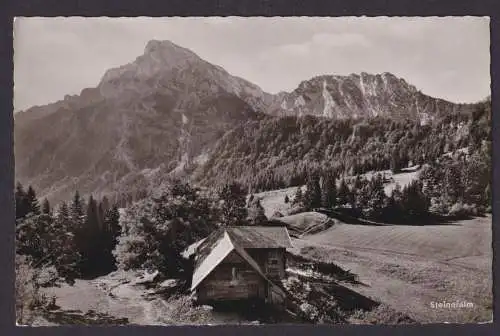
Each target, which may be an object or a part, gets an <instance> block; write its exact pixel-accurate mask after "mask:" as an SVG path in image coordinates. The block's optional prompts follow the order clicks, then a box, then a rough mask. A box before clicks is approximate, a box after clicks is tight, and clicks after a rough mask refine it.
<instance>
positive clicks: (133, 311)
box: [47, 277, 165, 325]
mask: <svg viewBox="0 0 500 336" xmlns="http://www.w3.org/2000/svg"><path fill="white" fill-rule="evenodd" d="M124 281H125V280H124V279H122V280H117V279H112V278H111V279H110V278H107V277H101V278H97V279H95V280H76V282H75V284H74V285H73V286H68V285H63V286H62V287H59V288H57V287H55V288H48V289H47V293H48V294H49V295H55V296H56V298H57V305H58V306H60V307H61V309H62V310H80V311H82V312H87V311H90V310H93V311H96V312H99V313H106V314H109V315H111V316H114V317H117V318H128V320H129V323H131V324H148V325H165V323H162V322H160V318H159V317H160V316H161V312H160V309H159V308H158V302H157V301H158V300H160V301H162V300H161V299H159V298H156V299H154V300H148V299H146V298H145V294H146V292H145V290H144V289H142V288H139V287H136V286H134V285H132V284H130V283H120V282H124Z"/></svg>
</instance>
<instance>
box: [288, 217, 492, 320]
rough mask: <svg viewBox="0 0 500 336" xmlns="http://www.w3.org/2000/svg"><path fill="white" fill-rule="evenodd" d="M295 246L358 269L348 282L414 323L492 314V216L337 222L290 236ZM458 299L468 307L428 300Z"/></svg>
mask: <svg viewBox="0 0 500 336" xmlns="http://www.w3.org/2000/svg"><path fill="white" fill-rule="evenodd" d="M294 249H295V252H296V253H299V254H301V255H304V256H307V257H310V258H311V257H312V258H315V259H318V260H322V261H325V262H334V263H335V264H337V265H339V266H340V267H342V268H344V269H347V270H350V271H351V272H352V273H354V274H357V275H358V277H359V278H358V279H359V281H360V282H361V283H362V285H359V286H353V289H355V290H356V291H358V292H360V293H362V294H363V295H366V296H368V297H372V298H373V299H375V300H378V301H380V302H383V303H385V304H388V305H390V306H391V307H393V308H394V309H396V310H398V311H402V312H404V313H406V314H408V315H409V316H410V317H412V318H414V319H415V320H417V321H419V322H457V323H463V322H478V321H481V322H485V321H490V320H491V318H492V247H491V217H485V218H476V219H471V220H464V221H460V222H456V223H453V224H449V225H435V226H369V225H352V224H343V223H337V224H336V225H334V226H332V227H331V228H330V229H328V230H326V231H323V232H321V233H317V234H313V235H309V236H305V237H303V238H301V239H294ZM457 300H458V301H460V302H462V301H465V302H471V303H473V304H474V307H473V308H454V309H453V308H452V309H450V308H441V309H439V308H438V309H434V308H432V307H431V303H432V302H436V303H439V302H449V303H452V302H455V301H457Z"/></svg>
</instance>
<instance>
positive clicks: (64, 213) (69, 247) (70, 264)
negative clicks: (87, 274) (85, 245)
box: [54, 202, 81, 283]
mask: <svg viewBox="0 0 500 336" xmlns="http://www.w3.org/2000/svg"><path fill="white" fill-rule="evenodd" d="M54 222H55V225H54V231H56V232H59V233H58V237H60V238H59V239H58V244H59V246H58V248H59V249H60V250H61V251H62V252H61V254H60V255H59V256H58V258H57V259H56V260H55V261H54V264H55V266H56V268H57V270H58V273H59V274H60V275H61V276H63V277H65V278H66V280H67V281H70V283H71V282H72V281H73V280H74V279H75V278H76V277H78V276H79V275H80V273H79V270H78V266H79V263H80V257H81V256H80V253H79V251H78V250H77V247H76V243H75V234H74V231H73V227H72V223H71V218H70V214H69V209H68V205H67V204H66V202H62V203H61V204H60V206H59V208H58V211H57V216H56V218H55V221H54Z"/></svg>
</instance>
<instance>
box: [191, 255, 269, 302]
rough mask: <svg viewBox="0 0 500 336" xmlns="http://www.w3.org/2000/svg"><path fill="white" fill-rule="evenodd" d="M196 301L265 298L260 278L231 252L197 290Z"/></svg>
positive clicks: (262, 280) (238, 256) (263, 286)
mask: <svg viewBox="0 0 500 336" xmlns="http://www.w3.org/2000/svg"><path fill="white" fill-rule="evenodd" d="M197 294H198V300H199V301H207V300H239V299H250V298H265V296H266V286H265V281H264V279H262V277H261V276H260V275H259V274H258V273H257V272H256V271H255V270H254V269H253V268H252V267H251V266H250V265H248V264H247V262H246V261H245V260H244V259H243V258H241V257H240V255H238V254H237V253H236V252H235V251H233V252H231V253H230V254H229V255H228V256H227V257H226V259H224V260H223V261H222V262H221V263H220V264H219V265H218V266H217V267H216V268H215V269H214V270H213V271H212V273H210V274H209V275H208V276H207V277H206V278H205V280H203V281H202V283H201V284H200V285H199V286H198V288H197Z"/></svg>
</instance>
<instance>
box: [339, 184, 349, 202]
mask: <svg viewBox="0 0 500 336" xmlns="http://www.w3.org/2000/svg"><path fill="white" fill-rule="evenodd" d="M350 192H351V191H350V190H349V187H348V186H347V183H346V181H345V179H342V180H341V181H340V186H339V190H338V200H339V205H341V206H343V205H346V204H349V203H350V199H351V198H350V197H349V194H350Z"/></svg>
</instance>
